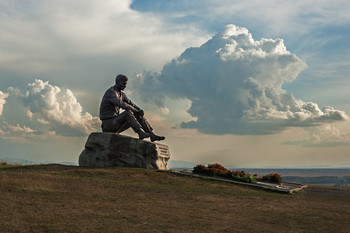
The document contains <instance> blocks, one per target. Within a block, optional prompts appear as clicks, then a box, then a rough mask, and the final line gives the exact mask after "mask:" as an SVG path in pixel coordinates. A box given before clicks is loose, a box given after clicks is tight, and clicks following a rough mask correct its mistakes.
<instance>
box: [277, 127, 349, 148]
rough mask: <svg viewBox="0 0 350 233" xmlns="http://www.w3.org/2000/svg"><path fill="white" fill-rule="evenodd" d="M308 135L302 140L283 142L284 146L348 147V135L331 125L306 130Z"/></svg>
mask: <svg viewBox="0 0 350 233" xmlns="http://www.w3.org/2000/svg"><path fill="white" fill-rule="evenodd" d="M308 131H309V135H308V137H307V138H304V139H302V140H294V141H285V142H283V143H284V144H286V145H301V146H303V147H325V146H326V147H330V146H339V145H348V146H350V134H349V133H345V132H342V131H341V130H340V129H339V128H338V127H336V126H335V125H333V124H324V125H322V126H320V127H315V128H310V129H308Z"/></svg>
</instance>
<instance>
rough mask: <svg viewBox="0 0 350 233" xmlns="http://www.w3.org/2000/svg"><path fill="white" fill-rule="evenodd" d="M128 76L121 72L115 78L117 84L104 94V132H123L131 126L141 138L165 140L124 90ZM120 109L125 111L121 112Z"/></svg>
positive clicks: (102, 104)
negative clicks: (154, 131) (156, 132)
mask: <svg viewBox="0 0 350 233" xmlns="http://www.w3.org/2000/svg"><path fill="white" fill-rule="evenodd" d="M127 82H128V78H127V77H126V76H125V75H122V74H119V75H118V76H117V77H116V78H115V85H114V86H112V87H110V88H109V89H108V90H107V91H106V93H105V94H104V96H103V98H102V101H101V106H100V119H101V121H102V131H103V132H113V133H121V132H123V131H124V130H126V129H128V128H129V127H131V128H132V129H133V130H134V131H135V132H136V133H137V134H138V136H139V139H144V138H148V137H150V139H151V141H152V142H154V141H160V140H164V139H165V137H163V136H158V135H156V134H154V133H153V129H152V127H151V125H150V124H149V123H148V121H147V120H146V118H145V116H144V112H143V110H142V109H141V108H139V107H138V106H137V105H136V104H134V103H133V102H132V101H131V100H130V99H129V98H128V97H127V96H126V94H125V93H124V92H123V90H124V89H125V88H126V85H127ZM120 109H124V110H125V111H124V112H122V113H119V110H120Z"/></svg>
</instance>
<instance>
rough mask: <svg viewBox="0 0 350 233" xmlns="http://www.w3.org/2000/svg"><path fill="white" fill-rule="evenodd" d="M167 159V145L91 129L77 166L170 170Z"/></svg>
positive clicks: (168, 156) (168, 157)
mask: <svg viewBox="0 0 350 233" xmlns="http://www.w3.org/2000/svg"><path fill="white" fill-rule="evenodd" d="M169 159H170V152H169V147H168V146H166V145H163V144H159V143H153V142H149V141H144V140H139V139H136V138H132V137H128V136H124V135H120V134H116V133H92V134H90V136H89V138H88V140H87V142H86V144H85V149H84V150H83V152H82V153H81V154H80V156H79V166H82V167H139V168H148V169H159V170H169V165H168V160H169Z"/></svg>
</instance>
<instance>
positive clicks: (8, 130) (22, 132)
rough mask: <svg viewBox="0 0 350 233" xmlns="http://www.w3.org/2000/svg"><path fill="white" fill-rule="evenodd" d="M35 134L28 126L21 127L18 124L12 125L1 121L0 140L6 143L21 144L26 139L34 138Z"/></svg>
mask: <svg viewBox="0 0 350 233" xmlns="http://www.w3.org/2000/svg"><path fill="white" fill-rule="evenodd" d="M35 134H37V131H36V130H34V129H31V128H30V127H28V126H25V125H23V126H21V125H20V124H16V125H12V124H9V123H8V122H7V121H3V122H2V127H1V128H0V138H2V139H5V140H7V141H14V142H22V143H23V142H26V140H27V139H28V138H30V137H33V136H35Z"/></svg>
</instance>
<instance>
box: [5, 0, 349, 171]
mask: <svg viewBox="0 0 350 233" xmlns="http://www.w3.org/2000/svg"><path fill="white" fill-rule="evenodd" d="M349 11H350V3H348V1H321V2H320V1H306V2H305V1H280V2H277V1H272V0H271V1H225V0H216V1H210V0H206V1H185V0H182V1H181V0H180V1H165V0H164V1H160V0H158V1H157V0H155V1H141V0H134V1H130V0H107V1H103V3H102V2H99V1H96V0H90V1H74V2H71V1H63V0H62V1H38V0H37V1H30V2H27V1H19V0H18V1H7V0H3V1H0V29H1V30H0V31H1V34H0V159H1V157H3V158H4V157H10V158H24V159H27V160H33V161H57V162H62V161H72V162H76V161H77V159H78V156H79V153H80V152H81V151H82V149H83V147H84V143H85V141H86V138H87V135H88V134H89V133H90V132H92V131H100V129H99V125H100V122H99V120H98V118H97V116H98V108H99V103H100V100H101V97H102V95H103V93H104V91H105V90H106V89H107V88H108V87H109V86H111V85H113V82H114V77H115V75H117V74H119V73H124V74H126V75H127V76H128V77H129V78H130V82H129V86H128V87H127V89H126V91H127V93H128V95H129V97H130V98H132V99H133V100H134V102H136V103H137V104H138V105H139V106H141V107H142V108H143V109H145V111H146V116H147V117H148V118H149V120H150V122H151V123H152V124H153V126H154V128H155V129H156V130H157V131H158V132H159V133H161V134H164V135H165V136H166V137H167V139H166V141H165V143H166V144H168V145H170V149H171V152H172V155H173V157H172V159H174V160H185V161H190V162H194V163H210V162H219V163H223V164H225V165H228V166H236V167H242V166H245V167H274V166H277V167H319V166H321V167H328V166H331V167H343V166H347V167H349V166H350V158H349V156H348V155H349V151H350V124H349V119H348V118H349V115H350V102H349V100H350V94H349V91H348V88H349V86H350V79H349V77H348V76H349V71H350V68H349V67H350V64H349V63H350V57H349V56H350V55H349V54H350V53H349V52H350V51H349V47H350V46H349V43H350V42H349V36H350V12H349ZM126 134H128V135H131V136H134V134H133V132H132V131H128V132H126Z"/></svg>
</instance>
